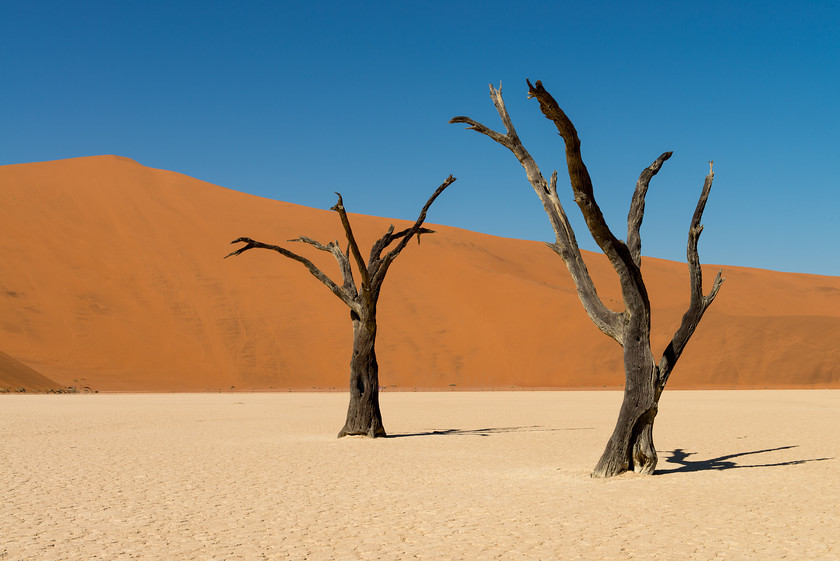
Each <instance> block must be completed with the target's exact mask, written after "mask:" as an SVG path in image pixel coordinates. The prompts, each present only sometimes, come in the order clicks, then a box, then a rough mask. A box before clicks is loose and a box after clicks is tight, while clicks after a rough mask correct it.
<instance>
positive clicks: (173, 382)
mask: <svg viewBox="0 0 840 561" xmlns="http://www.w3.org/2000/svg"><path fill="white" fill-rule="evenodd" d="M433 187H434V186H430V190H431V189H432V188H433ZM451 188H452V189H457V188H458V185H457V184H456V185H454V186H453V187H451ZM427 196H428V193H417V208H418V210H419V208H420V206H421V205H422V203H423V202H424V201H425V198H426V197H427ZM346 204H347V206H348V207H349V208H351V209H353V208H354V207H353V201H352V200H348V201H346ZM436 204H438V205H441V204H447V202H446V194H444V195H443V196H442V198H441V199H440V200H439V201H438V202H437V203H436ZM433 217H434V209H432V219H433ZM407 218H412V219H413V218H414V217H407ZM351 219H352V220H353V224H354V227H355V229H356V231H357V236H358V237H359V238H360V243H361V244H362V245H363V246H366V247H369V244H370V243H371V242H372V241H373V240H374V239H376V238H377V237H378V236H379V235H380V234H381V233H382V232H384V230H385V229H386V228H387V226H388V225H389V223H390V221H389V220H387V219H382V218H375V217H369V216H363V215H352V216H351ZM400 224H403V222H401V221H397V226H398V227H399V226H400ZM434 228H435V230H437V233H436V234H434V235H431V236H424V237H423V240H422V244H421V245H420V246H419V247H418V246H417V245H416V244H412V245H411V246H409V247H408V248H406V250H405V251H404V252H403V254H402V255H401V256H400V258H399V260H398V261H397V262H396V263H395V265H394V266H393V267H392V268H391V271H390V272H389V278H388V279H387V280H386V282H385V287H384V290H383V295H382V298H381V300H380V305H379V310H380V331H379V340H378V347H377V348H378V355H379V360H380V373H381V383H382V384H383V385H384V386H387V387H389V388H391V387H394V388H396V389H413V388H426V389H428V388H444V389H450V388H454V389H470V388H510V387H562V388H573V387H601V386H608V387H616V386H620V385H621V384H622V382H623V371H622V367H621V352H620V349H619V347H618V346H617V345H616V344H615V343H614V342H613V341H611V340H610V339H608V338H607V337H605V336H604V335H602V334H601V333H600V332H599V331H598V330H597V329H596V328H595V327H594V326H593V325H592V324H591V323H590V322H589V319H588V318H587V317H586V315H585V313H584V312H583V310H582V308H581V305H580V303H579V301H578V299H577V295H576V292H575V290H574V287H573V285H572V282H571V280H570V278H569V275H568V273H567V272H566V270H565V267H564V265H563V263H562V262H561V260H560V259H559V258H558V257H557V256H555V255H554V254H553V253H552V252H551V251H550V250H548V249H547V248H546V247H545V246H544V244H542V243H539V242H529V241H521V240H511V239H504V238H497V237H493V236H488V235H484V234H477V233H474V232H469V231H465V230H460V229H457V228H451V227H445V226H435V227H434ZM0 234H2V235H0V260H2V263H3V265H4V266H3V269H2V275H0V335H2V345H3V349H4V351H6V352H8V353H10V354H11V355H13V356H14V357H16V358H17V359H19V360H20V361H22V362H24V363H26V364H27V365H29V366H30V367H32V368H34V369H36V370H37V371H39V372H41V373H42V374H43V375H45V376H48V377H49V378H51V379H53V380H55V381H56V382H57V383H58V384H60V385H68V386H69V385H77V386H90V387H91V388H94V389H97V390H106V391H107V390H111V391H170V390H178V391H184V390H195V391H202V390H218V389H222V390H229V389H236V390H251V389H260V390H265V389H284V390H285V389H288V388H293V389H310V388H328V389H329V388H337V389H343V388H344V387H346V385H347V378H348V363H349V354H350V345H351V329H350V322H349V319H348V313H347V310H346V308H345V307H344V305H343V304H342V303H341V302H340V301H339V300H338V299H337V298H335V296H333V295H332V294H331V293H330V292H329V291H328V290H327V289H326V288H325V287H324V286H322V285H321V284H320V283H318V282H317V281H316V280H315V279H313V278H312V277H311V276H310V275H309V273H308V272H307V271H306V270H305V269H304V268H303V267H302V266H301V265H300V264H298V263H294V262H292V261H290V260H288V259H285V258H282V257H281V256H279V255H277V254H274V253H270V252H267V251H251V252H248V253H246V254H244V255H242V256H239V257H236V258H231V259H227V260H224V259H222V257H223V256H224V255H226V254H227V253H228V252H229V251H231V249H232V247H231V246H230V245H229V242H230V241H231V240H232V239H234V238H237V237H239V236H249V237H253V238H255V239H259V240H261V241H265V242H273V243H285V242H284V240H288V239H290V238H295V237H298V236H300V235H307V236H310V237H313V238H315V239H318V240H320V241H324V242H326V241H329V240H332V239H336V238H340V237H341V228H340V225H339V224H338V220H337V216H336V215H335V213H332V212H330V211H327V210H316V209H310V208H305V207H301V206H297V205H293V204H289V203H284V202H278V201H271V200H266V199H263V198H260V197H255V196H251V195H246V194H242V193H238V192H235V191H231V190H228V189H224V188H222V187H218V186H215V185H211V184H208V183H205V182H202V181H199V180H196V179H192V178H190V177H186V176H184V175H180V174H177V173H174V172H169V171H162V170H156V169H150V168H146V167H144V166H141V165H139V164H138V163H136V162H134V161H132V160H129V159H125V158H118V157H114V156H102V157H91V158H79V159H72V160H62V161H55V162H44V163H36V164H20V165H12V166H3V167H0ZM580 235H584V233H580ZM680 235H682V233H680ZM286 245H287V246H289V245H292V244H286ZM701 245H702V244H701ZM297 249H298V250H299V251H300V252H301V253H304V254H306V255H307V256H310V257H311V258H312V259H313V261H315V262H316V263H318V264H320V265H321V266H322V267H323V268H324V269H325V270H326V271H327V272H328V273H332V274H337V270H336V267H335V264H334V262H332V258H331V256H329V255H326V254H322V253H320V252H317V251H316V250H314V248H312V247H309V246H303V245H298V246H297ZM701 257H702V247H701ZM587 258H588V262H589V268H590V271H591V272H592V274H593V277H595V279H596V283H597V284H598V285H599V290H600V293H601V294H602V295H603V296H604V297H605V299H606V300H607V301H608V302H609V303H611V304H612V305H613V306H614V307H617V306H619V303H620V301H619V293H618V290H617V282H616V280H615V278H614V275H613V273H612V271H611V269H610V268H609V265H608V263H607V262H606V260H605V259H604V257H603V256H600V255H596V254H589V255H587ZM716 270H717V268H716V267H708V269H707V275H708V282H710V281H711V277H712V275H713V274H714V273H715V272H716ZM644 272H645V275H646V279H647V282H648V287H649V292H650V294H651V298H652V305H653V314H654V328H653V331H654V332H653V336H654V342H655V348H656V349H660V348H661V347H662V346H664V344H665V343H666V342H667V340H668V338H669V337H670V334H671V333H672V332H673V331H674V330H675V329H676V327H677V325H678V324H679V321H680V318H681V316H682V313H683V311H684V308H685V306H686V303H687V298H688V278H687V272H686V267H685V265H684V264H680V263H672V262H668V261H663V260H658V259H646V260H645V262H644ZM724 276H725V277H726V282H725V283H724V285H723V288H722V290H721V292H720V294H719V296H718V299H717V301H716V302H715V303H714V304H713V306H712V307H711V308H710V310H709V312H708V313H707V315H706V318H705V319H704V321H703V323H702V324H701V325H700V327H699V329H698V330H697V333H696V334H695V336H694V338H693V339H692V341H691V343H690V344H689V347H688V349H687V351H686V353H685V355H684V356H683V359H682V360H681V362H680V364H679V365H678V367H677V370H676V371H675V373H674V375H673V377H672V378H671V382H670V385H671V387H676V388H692V387H702V388H755V387H758V388H761V387H805V388H808V387H823V388H840V346H838V345H837V338H838V335H840V278H837V277H822V276H815V275H801V274H785V273H776V272H770V271H763V270H755V269H746V268H740V267H725V270H724ZM4 383H6V380H4V379H3V378H0V385H3V384H4Z"/></svg>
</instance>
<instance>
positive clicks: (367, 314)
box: [226, 175, 455, 438]
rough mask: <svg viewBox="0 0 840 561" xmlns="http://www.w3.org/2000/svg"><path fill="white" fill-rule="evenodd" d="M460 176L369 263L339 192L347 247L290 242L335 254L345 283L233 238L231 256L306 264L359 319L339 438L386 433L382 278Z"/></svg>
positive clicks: (386, 239)
mask: <svg viewBox="0 0 840 561" xmlns="http://www.w3.org/2000/svg"><path fill="white" fill-rule="evenodd" d="M454 181H455V178H454V177H452V176H451V175H450V176H449V177H448V178H446V181H444V182H443V183H442V184H441V185H440V187H438V188H437V190H435V192H434V193H432V196H431V197H429V200H428V201H426V204H425V205H424V206H423V208H422V209H421V211H420V216H419V217H418V218H417V220H416V221H415V222H414V224H413V225H412V226H411V227H410V228H407V229H405V230H402V231H400V232H397V233H394V227H393V226H391V227H390V228H389V229H388V231H387V232H385V234H384V235H383V236H382V237H381V238H379V240H377V242H376V243H374V244H373V247H371V250H370V259H369V260H368V262H367V264H365V262H364V259H363V258H362V253H361V251H360V250H359V245H358V243H356V236H355V235H354V234H353V228H352V227H351V226H350V219H349V217H348V216H347V212H346V210H345V209H344V201H343V199H342V198H341V194H339V193H336V195H338V202H337V203H336V204H335V205H334V206H333V207H332V208H331V210H334V211H335V212H337V213H338V215H339V218H340V220H341V225H342V228H343V229H344V235H345V237H346V238H347V248H346V249H345V251H343V252H342V251H341V248H340V247H339V245H338V241H334V242H330V243H328V244H326V245H324V244H321V243H319V242H317V241H315V240H313V239H310V238H307V237H305V236H301V237H299V238H297V239H294V240H289V241H293V242H302V243H306V244H309V245H311V246H313V247H315V248H316V249H318V250H320V251H325V252H327V253H330V254H332V255H333V257H335V259H336V261H337V262H338V266H339V270H340V271H341V277H342V284H341V286H339V285H338V284H337V283H336V282H334V281H333V280H332V279H330V278H329V277H328V276H327V275H325V274H324V273H323V272H322V271H321V270H320V269H319V268H318V267H316V266H315V264H313V263H312V262H311V261H310V260H308V259H306V258H305V257H301V256H300V255H297V254H296V253H293V252H291V251H289V250H287V249H285V248H282V247H280V246H276V245H271V244H265V243H262V242H258V241H255V240H252V239H251V238H237V239H235V240H234V241H232V242H231V243H244V244H245V245H244V246H243V247H240V248H239V249H237V250H236V251H234V252H232V253H230V254H228V255H227V256H226V257H230V256H232V255H239V254H241V253H243V252H245V251H248V250H249V249H268V250H271V251H276V252H277V253H279V254H280V255H283V256H284V257H288V258H289V259H293V260H295V261H297V262H299V263H301V264H303V266H305V267H306V268H307V269H308V270H309V272H310V273H311V274H312V276H314V277H315V278H316V279H318V280H319V281H320V282H321V283H323V284H324V285H325V286H326V287H327V288H329V289H330V291H331V292H332V293H333V294H334V295H335V296H337V297H338V298H339V299H340V300H341V301H342V302H344V303H345V304H346V305H347V307H349V308H350V319H351V321H352V322H353V356H352V358H351V359H350V405H349V406H348V408H347V420H346V422H345V423H344V428H342V429H341V431H340V432H339V433H338V437H339V438H341V437H342V436H347V435H366V436H370V437H371V438H376V437H379V436H386V433H385V427H384V426H383V424H382V413H381V411H380V409H379V365H378V364H377V362H376V305H377V302H378V300H379V294H380V291H381V290H382V283H383V282H384V281H385V274H386V273H387V272H388V268H389V267H390V266H391V263H393V262H394V259H396V258H397V256H398V255H399V254H400V252H401V251H402V250H403V249H404V248H405V246H406V245H407V244H408V241H409V240H410V239H411V238H412V237H414V236H415V235H416V236H417V239H418V240H419V239H420V235H421V234H431V233H433V230H429V229H428V228H423V227H422V226H423V222H424V221H425V220H426V213H427V212H428V210H429V207H431V206H432V203H433V202H434V201H435V199H437V197H438V196H439V195H440V194H441V193H443V191H444V190H445V189H446V188H447V187H449V185H451V184H452V183H453V182H454ZM394 242H397V245H396V246H395V247H394V248H393V249H391V250H390V251H389V252H388V253H386V254H385V255H384V256H383V255H382V252H383V251H385V250H386V249H388V247H389V246H390V245H391V244H392V243H394ZM351 254H352V257H353V261H354V262H355V263H356V267H357V269H358V271H359V276H360V277H361V279H362V286H361V288H357V287H356V281H355V279H354V278H353V266H352V264H351V261H350V257H351Z"/></svg>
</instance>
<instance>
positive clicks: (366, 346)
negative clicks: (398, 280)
mask: <svg viewBox="0 0 840 561" xmlns="http://www.w3.org/2000/svg"><path fill="white" fill-rule="evenodd" d="M353 435H365V436H370V437H371V438H376V437H378V436H385V427H384V426H383V425H382V413H381V411H380V410H379V365H378V364H377V362H376V321H375V320H374V321H372V322H364V321H362V320H361V319H353V356H352V358H351V359H350V405H349V406H348V408H347V420H346V421H345V423H344V428H342V429H341V431H340V432H339V433H338V437H339V438H341V437H342V436H353Z"/></svg>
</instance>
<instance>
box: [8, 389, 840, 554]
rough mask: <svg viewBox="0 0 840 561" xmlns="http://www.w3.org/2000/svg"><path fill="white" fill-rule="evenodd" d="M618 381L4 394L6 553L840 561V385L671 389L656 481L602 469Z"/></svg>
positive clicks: (658, 433)
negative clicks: (352, 408)
mask: <svg viewBox="0 0 840 561" xmlns="http://www.w3.org/2000/svg"><path fill="white" fill-rule="evenodd" d="M620 400H621V394H620V393H619V392H610V391H604V392H477V393H460V392H453V393H445V392H441V393H388V392H385V393H384V394H383V395H382V408H383V416H384V421H385V427H386V429H387V430H388V431H389V434H390V435H391V438H386V439H376V440H369V439H365V438H345V439H341V440H338V439H336V438H335V435H336V433H337V432H338V430H339V429H340V428H341V426H342V424H343V420H344V413H345V408H346V405H347V395H346V394H343V393H290V394H287V393H256V394H248V393H233V394H231V393H228V394H145V395H143V394H140V395H138V394H97V395H8V396H0V437H2V440H0V442H2V454H0V475H2V478H3V479H2V481H3V483H2V486H0V528H2V532H1V533H0V559H3V560H6V559H8V560H10V561H12V560H14V561H17V560H30V559H33V560H34V559H38V560H57V559H80V560H91V559H107V560H115V559H149V560H161V559H173V560H191V559H196V560H205V559H225V560H228V559H246V560H251V559H255V560H256V559H295V560H298V559H309V560H313V559H318V560H320V559H324V560H331V559H336V560H345V559H384V560H402V559H442V560H443V559H446V560H450V559H451V560H457V559H464V560H483V559H501V560H520V559H522V560H526V559H527V560H538V559H541V560H549V559H551V560H555V559H556V560H563V561H566V560H575V559H592V560H596V559H597V560H611V559H646V560H648V559H674V560H686V559H697V560H710V559H737V560H743V559H762V560H766V559H783V558H784V559H788V560H791V559H802V560H809V561H810V560H829V559H830V560H836V559H840V532H838V531H837V529H838V528H840V437H838V433H840V391H837V390H803V391H782V390H775V391H774V390H765V391H670V392H666V394H665V395H664V396H663V398H662V402H661V404H660V413H659V416H658V418H657V422H656V430H655V438H656V444H657V449H658V450H659V451H660V461H659V468H658V470H657V473H656V475H654V476H638V475H635V474H627V475H624V476H621V477H618V478H614V479H611V480H593V479H590V478H589V470H590V469H591V468H592V467H593V466H594V465H595V462H596V461H597V459H598V456H599V454H600V452H601V451H602V449H603V446H604V444H605V442H606V440H607V438H608V437H609V434H610V432H611V430H612V426H613V423H614V421H615V417H616V415H617V412H618V406H619V403H620Z"/></svg>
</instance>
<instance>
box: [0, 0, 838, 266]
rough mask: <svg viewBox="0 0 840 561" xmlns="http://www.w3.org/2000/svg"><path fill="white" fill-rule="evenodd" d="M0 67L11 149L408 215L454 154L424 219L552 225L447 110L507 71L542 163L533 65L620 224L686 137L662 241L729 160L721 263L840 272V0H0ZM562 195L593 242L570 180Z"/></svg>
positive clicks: (673, 252)
mask: <svg viewBox="0 0 840 561" xmlns="http://www.w3.org/2000/svg"><path fill="white" fill-rule="evenodd" d="M0 69H2V74H0V76H2V77H0V118H1V120H0V122H2V125H0V164H12V163H23V162H33V161H43V160H53V159H61V158H71V157H77V156H90V155H97V154H117V155H121V156H126V157H130V158H133V159H135V160H137V161H139V162H140V163H142V164H144V165H147V166H151V167H156V168H163V169H169V170H174V171H178V172H181V173H185V174H187V175H190V176H193V177H197V178H199V179H203V180H206V181H210V182H212V183H216V184H218V185H222V186H224V187H229V188H232V189H237V190H240V191H246V192H249V193H254V194H258V195H262V196H265V197H269V198H273V199H281V200H284V201H290V202H295V203H299V204H303V205H307V206H313V207H319V208H328V207H330V206H331V205H332V204H333V203H334V202H335V195H334V194H333V191H341V192H342V194H343V195H344V199H345V203H346V205H347V207H348V208H349V209H350V210H351V211H353V212H361V213H366V214H373V215H379V216H389V217H394V218H407V219H413V218H415V217H416V214H417V212H418V211H419V208H420V206H421V205H422V203H423V202H424V201H425V200H426V198H427V197H428V195H429V194H430V193H431V192H432V191H433V190H434V189H435V188H436V187H437V185H439V184H440V183H441V182H442V181H443V179H444V178H445V177H446V176H447V175H448V174H450V173H452V174H453V175H455V176H456V177H458V178H459V181H458V182H456V183H455V184H454V185H453V186H452V187H450V189H449V190H448V191H447V192H446V194H445V195H444V196H443V197H442V198H441V199H439V200H438V202H437V203H436V204H435V207H433V208H432V211H431V213H430V215H429V221H430V222H433V223H443V224H449V225H453V226H459V227H462V228H467V229H471V230H477V231H480V232H486V233H490V234H495V235H499V236H506V237H515V238H525V239H534V240H552V239H553V234H552V232H551V229H550V227H549V225H548V221H547V219H546V218H545V215H544V214H543V211H542V207H541V205H540V203H539V201H538V199H537V197H536V195H535V194H534V193H533V191H532V189H531V187H530V186H529V185H528V183H527V182H526V180H525V177H524V173H523V172H522V169H521V168H520V167H519V164H518V163H517V162H516V160H515V159H514V158H513V156H512V155H511V154H510V153H509V152H507V151H506V150H504V149H503V148H501V147H500V146H498V145H496V144H494V143H492V142H491V141H489V140H488V139H487V138H485V137H483V136H480V135H478V134H476V133H474V132H472V131H466V130H464V127H463V126H462V125H449V124H447V121H448V120H449V119H450V118H451V117H453V116H456V115H467V116H470V117H473V118H475V119H477V120H480V121H482V122H484V123H485V124H487V125H489V126H492V127H494V128H500V127H501V124H500V123H499V121H498V117H497V116H496V114H495V111H494V109H493V106H492V104H491V102H490V98H489V96H488V88H487V85H488V84H489V83H494V84H498V83H499V82H502V83H503V93H504V95H505V100H506V103H507V106H508V109H509V111H510V113H511V115H512V117H513V119H514V123H515V124H516V125H517V128H518V131H519V133H520V136H521V137H522V138H523V141H524V142H525V145H526V147H527V148H528V149H529V150H530V151H531V153H532V154H533V155H534V156H535V157H536V158H537V161H538V163H539V164H540V165H541V167H542V170H543V173H544V174H545V175H546V176H548V175H549V174H550V173H551V170H552V169H554V168H555V167H559V168H561V170H562V167H563V165H564V159H563V155H562V142H561V139H560V138H559V137H558V136H557V135H556V134H555V133H554V132H553V129H552V126H551V123H549V122H548V121H546V120H545V119H544V118H543V117H542V116H541V114H540V113H539V109H538V106H537V103H536V102H535V101H534V100H527V99H526V97H525V94H526V91H527V90H526V86H525V78H530V79H531V80H537V79H539V80H542V81H543V83H544V84H545V86H546V88H547V89H548V90H549V91H550V92H551V93H552V94H553V95H554V97H555V98H556V99H557V100H558V101H559V102H560V104H561V106H562V107H563V108H564V109H565V111H566V112H567V114H568V115H569V116H570V117H571V119H572V120H573V121H574V123H575V124H576V126H577V129H578V131H579V133H580V136H581V139H582V142H583V146H582V149H583V155H584V159H585V160H586V162H587V164H588V167H589V169H590V173H591V174H592V177H593V180H594V182H595V190H596V196H597V198H598V200H599V202H600V204H601V206H602V207H603V208H604V210H605V213H606V214H607V218H608V220H609V221H610V223H611V225H613V229H614V230H615V231H616V232H617V234H618V235H619V237H623V236H624V231H625V229H626V226H625V222H624V221H625V218H626V211H627V207H628V204H629V201H630V197H631V194H632V190H633V186H634V183H635V181H636V178H637V177H638V174H639V172H640V171H641V170H642V169H643V168H644V167H645V166H647V165H649V164H650V163H651V162H652V161H653V160H654V159H655V158H656V157H657V156H659V154H660V153H662V152H664V151H666V150H673V151H674V157H673V158H672V159H671V160H670V161H669V162H667V164H666V165H665V168H664V169H663V171H662V172H661V173H660V174H659V175H658V176H657V177H656V178H655V179H654V181H653V183H652V185H651V191H650V193H649V196H648V206H647V214H646V217H645V223H644V226H643V230H642V236H643V238H642V242H643V245H642V249H643V253H644V254H645V255H650V256H654V257H662V258H666V259H672V260H678V261H684V260H685V243H686V232H687V226H688V223H689V221H690V218H691V213H692V211H693V208H694V205H695V204H696V200H697V196H698V194H699V191H700V188H701V187H702V183H703V178H704V176H705V174H706V172H707V170H708V163H707V162H708V161H709V160H714V162H715V172H716V179H715V185H714V188H713V191H712V196H711V198H710V201H709V205H708V207H707V209H706V215H705V220H704V223H705V226H706V228H705V230H704V233H703V237H702V239H701V242H700V257H701V260H702V261H703V262H704V263H717V264H724V265H743V266H750V267H759V268H766V269H774V270H782V271H795V272H806V273H816V274H824V275H834V276H838V275H840V249H838V242H837V238H838V227H837V222H838V211H840V5H838V3H837V2H836V1H835V2H773V1H764V2H660V3H654V2H649V3H637V2H597V1H590V2H527V1H517V2H498V1H482V2H454V1H445V2H434V1H432V2H400V1H389V2H311V1H307V2H282V1H281V2H258V1H253V2H213V1H196V2H193V1H177V2H170V1H165V2H163V1H154V0H144V1H125V0H121V1H119V2H114V1H108V2H94V1H87V2H86V1H79V2H68V1H52V2H51V1H32V2H22V1H21V2H13V1H6V2H2V3H0ZM562 177H563V175H562V171H561V178H562ZM567 186H568V184H567V182H564V183H562V184H561V189H562V187H566V188H567V192H568V187H567ZM0 188H1V186H0ZM566 210H567V212H568V213H569V215H570V216H572V217H573V218H574V220H575V225H576V228H577V231H578V239H579V240H580V241H581V243H582V245H583V246H584V248H586V249H596V248H595V245H594V242H592V241H591V239H590V237H589V235H588V233H586V232H585V231H584V228H583V226H582V222H581V220H580V219H579V218H578V217H579V212H578V209H577V207H576V206H575V205H574V203H573V202H572V199H571V196H570V195H569V196H568V197H567V202H566ZM233 234H237V235H238V234H241V232H233ZM301 234H305V232H301ZM267 241H270V240H267ZM546 258H547V259H550V258H551V255H547V256H546Z"/></svg>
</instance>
